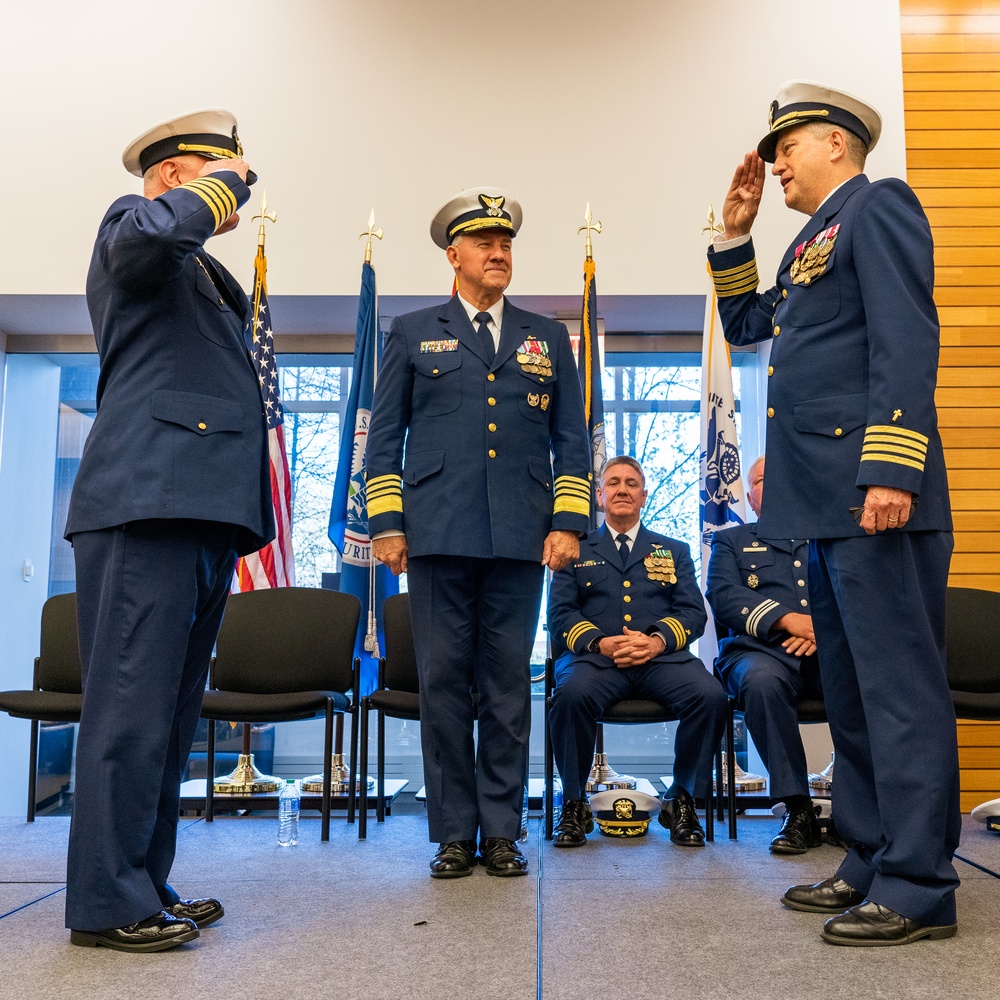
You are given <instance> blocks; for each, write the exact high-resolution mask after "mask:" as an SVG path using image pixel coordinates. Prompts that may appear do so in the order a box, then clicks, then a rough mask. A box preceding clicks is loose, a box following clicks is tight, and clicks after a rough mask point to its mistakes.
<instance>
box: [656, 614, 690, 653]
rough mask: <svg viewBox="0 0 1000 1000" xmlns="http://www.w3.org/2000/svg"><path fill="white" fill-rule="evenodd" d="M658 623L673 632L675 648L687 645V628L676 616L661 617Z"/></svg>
mask: <svg viewBox="0 0 1000 1000" xmlns="http://www.w3.org/2000/svg"><path fill="white" fill-rule="evenodd" d="M660 624H661V625H665V626H666V627H667V628H668V629H669V630H670V632H671V633H672V634H673V637H674V641H675V642H676V643H677V649H683V648H684V647H685V646H686V645H687V641H688V640H687V630H686V629H685V628H684V626H683V625H682V624H681V623H680V622H679V621H678V620H677V619H676V618H661V619H660ZM670 652H673V650H670Z"/></svg>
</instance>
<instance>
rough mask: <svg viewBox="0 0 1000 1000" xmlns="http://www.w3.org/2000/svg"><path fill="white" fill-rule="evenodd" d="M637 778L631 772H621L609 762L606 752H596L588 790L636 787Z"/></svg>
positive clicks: (588, 780)
mask: <svg viewBox="0 0 1000 1000" xmlns="http://www.w3.org/2000/svg"><path fill="white" fill-rule="evenodd" d="M635 786H636V780H635V778H633V777H632V776H631V775H630V774H619V773H618V772H617V771H616V770H615V769H614V768H613V767H611V766H610V765H609V764H608V755H607V754H606V753H595V754H594V766H593V767H592V768H591V769H590V774H589V776H588V777H587V785H586V790H587V791H588V792H597V791H600V790H601V789H602V788H607V789H609V790H612V789H617V788H627V789H633V790H634V789H635Z"/></svg>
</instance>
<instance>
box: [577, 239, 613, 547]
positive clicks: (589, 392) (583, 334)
mask: <svg viewBox="0 0 1000 1000" xmlns="http://www.w3.org/2000/svg"><path fill="white" fill-rule="evenodd" d="M596 271H597V268H596V266H595V264H594V258H593V257H588V258H587V259H586V260H584V262H583V315H582V317H581V319H580V352H579V355H578V357H577V367H578V368H579V370H580V384H581V385H582V386H583V412H584V416H585V417H586V418H587V430H588V431H589V432H590V468H591V471H592V472H593V474H594V479H593V482H592V483H591V484H590V526H591V528H599V527H600V526H601V525H602V524H603V523H604V515H603V513H601V512H599V511H598V507H597V484H598V481H599V479H600V477H601V473H602V472H603V471H604V465H605V463H606V462H607V460H608V451H607V443H606V441H605V439H604V396H603V394H602V389H601V374H602V368H601V351H600V344H599V343H598V337H597V276H596Z"/></svg>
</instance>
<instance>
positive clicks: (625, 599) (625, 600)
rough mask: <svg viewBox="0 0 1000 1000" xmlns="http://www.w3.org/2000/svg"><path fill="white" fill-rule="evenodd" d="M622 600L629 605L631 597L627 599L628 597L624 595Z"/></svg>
mask: <svg viewBox="0 0 1000 1000" xmlns="http://www.w3.org/2000/svg"><path fill="white" fill-rule="evenodd" d="M622 600H623V601H624V602H625V603H626V604H628V603H629V601H631V600H632V598H631V597H629V596H628V594H626V595H625V596H624V597H623V598H622Z"/></svg>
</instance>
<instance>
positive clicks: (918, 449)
mask: <svg viewBox="0 0 1000 1000" xmlns="http://www.w3.org/2000/svg"><path fill="white" fill-rule="evenodd" d="M865 444H893V445H896V446H897V447H899V448H906V449H907V450H908V451H912V452H914V453H915V454H917V455H926V454H927V445H926V444H924V443H923V442H921V441H917V440H915V439H914V438H909V437H902V436H900V435H898V434H865Z"/></svg>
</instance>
